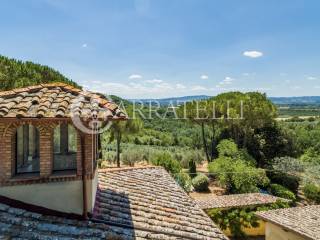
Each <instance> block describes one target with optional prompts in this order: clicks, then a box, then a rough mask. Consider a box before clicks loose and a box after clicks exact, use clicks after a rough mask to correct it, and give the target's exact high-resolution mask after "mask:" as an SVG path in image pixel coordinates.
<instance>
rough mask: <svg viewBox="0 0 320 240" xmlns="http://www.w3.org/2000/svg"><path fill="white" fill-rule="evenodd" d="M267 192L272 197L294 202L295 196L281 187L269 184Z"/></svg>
mask: <svg viewBox="0 0 320 240" xmlns="http://www.w3.org/2000/svg"><path fill="white" fill-rule="evenodd" d="M269 191H270V193H271V194H273V195H274V196H277V197H281V198H285V199H288V200H292V201H295V200H296V196H295V195H294V193H293V192H291V191H290V190H289V189H287V188H285V187H284V186H282V185H279V184H270V189H269Z"/></svg>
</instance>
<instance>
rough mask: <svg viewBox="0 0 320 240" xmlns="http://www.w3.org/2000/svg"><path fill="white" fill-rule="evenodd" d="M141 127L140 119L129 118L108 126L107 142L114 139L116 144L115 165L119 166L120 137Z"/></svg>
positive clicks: (135, 131)
mask: <svg viewBox="0 0 320 240" xmlns="http://www.w3.org/2000/svg"><path fill="white" fill-rule="evenodd" d="M141 128H142V121H141V120H140V119H129V120H127V121H118V122H113V123H112V125H111V128H110V139H109V142H112V141H114V140H115V141H116V144H117V159H116V161H117V167H120V152H121V149H120V147H121V146H120V145H121V140H122V137H123V136H125V135H128V134H133V133H137V132H138V131H139V130H140V129H141Z"/></svg>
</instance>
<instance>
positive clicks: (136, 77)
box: [129, 74, 142, 79]
mask: <svg viewBox="0 0 320 240" xmlns="http://www.w3.org/2000/svg"><path fill="white" fill-rule="evenodd" d="M141 78H142V76H141V75H140V74H131V75H130V76H129V79H141Z"/></svg>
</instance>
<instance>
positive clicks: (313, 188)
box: [303, 183, 320, 204]
mask: <svg viewBox="0 0 320 240" xmlns="http://www.w3.org/2000/svg"><path fill="white" fill-rule="evenodd" d="M303 192H304V194H305V196H306V197H307V199H309V200H311V201H313V202H315V203H316V204H320V186H317V185H315V184H311V183H309V184H306V185H305V186H304V187H303Z"/></svg>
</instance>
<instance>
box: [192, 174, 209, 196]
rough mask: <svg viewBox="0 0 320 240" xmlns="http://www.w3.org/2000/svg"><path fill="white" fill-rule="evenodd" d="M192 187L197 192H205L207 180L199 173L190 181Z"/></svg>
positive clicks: (207, 184)
mask: <svg viewBox="0 0 320 240" xmlns="http://www.w3.org/2000/svg"><path fill="white" fill-rule="evenodd" d="M192 185H193V187H194V189H195V190H196V191H197V192H206V191H208V186H209V178H208V177H207V176H206V175H204V174H202V173H200V174H198V175H197V176H196V177H195V178H193V179H192Z"/></svg>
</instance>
